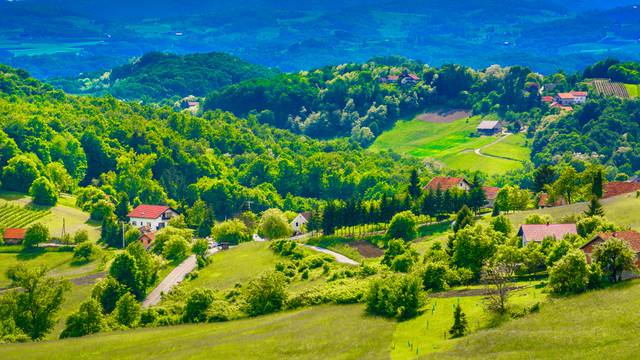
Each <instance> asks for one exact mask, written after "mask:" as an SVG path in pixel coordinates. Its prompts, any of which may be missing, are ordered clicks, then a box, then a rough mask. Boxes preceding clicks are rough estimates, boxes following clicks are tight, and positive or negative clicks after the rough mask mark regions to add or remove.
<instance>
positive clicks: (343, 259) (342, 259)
mask: <svg viewBox="0 0 640 360" xmlns="http://www.w3.org/2000/svg"><path fill="white" fill-rule="evenodd" d="M303 246H305V247H307V248H309V249H311V250H315V251H318V252H321V253H323V254H327V255H331V256H333V258H334V259H336V262H338V263H340V264H347V265H360V263H359V262H357V261H355V260H353V259H349V258H348V257H346V256H344V255H342V254H339V253H337V252H335V251H331V250H329V249H325V248H321V247H317V246H313V245H307V244H303Z"/></svg>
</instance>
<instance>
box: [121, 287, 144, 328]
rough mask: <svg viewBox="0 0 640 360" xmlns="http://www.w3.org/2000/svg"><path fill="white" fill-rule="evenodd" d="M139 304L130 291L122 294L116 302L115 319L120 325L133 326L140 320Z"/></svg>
mask: <svg viewBox="0 0 640 360" xmlns="http://www.w3.org/2000/svg"><path fill="white" fill-rule="evenodd" d="M140 312H141V308H140V304H139V303H138V302H137V301H136V299H135V297H134V296H133V295H131V294H130V293H126V294H124V295H123V296H122V297H121V298H120V299H119V300H118V302H117V303H116V308H115V319H116V321H117V322H118V323H119V324H120V325H124V326H127V327H133V326H135V325H136V324H137V323H138V322H139V321H140Z"/></svg>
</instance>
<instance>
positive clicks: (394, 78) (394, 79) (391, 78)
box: [387, 75, 400, 81]
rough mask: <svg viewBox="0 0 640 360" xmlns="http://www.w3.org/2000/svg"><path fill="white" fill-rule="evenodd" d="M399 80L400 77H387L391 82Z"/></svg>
mask: <svg viewBox="0 0 640 360" xmlns="http://www.w3.org/2000/svg"><path fill="white" fill-rule="evenodd" d="M399 78H400V77H399V76H398V75H389V76H387V80H389V81H396V80H398V79H399Z"/></svg>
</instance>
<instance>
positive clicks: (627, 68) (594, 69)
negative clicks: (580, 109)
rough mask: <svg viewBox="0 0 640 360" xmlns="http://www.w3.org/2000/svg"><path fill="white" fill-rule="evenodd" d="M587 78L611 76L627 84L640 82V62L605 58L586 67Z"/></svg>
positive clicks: (585, 75)
mask: <svg viewBox="0 0 640 360" xmlns="http://www.w3.org/2000/svg"><path fill="white" fill-rule="evenodd" d="M583 75H584V77H585V78H610V79H611V80H612V81H616V82H622V83H627V84H640V63H637V62H633V61H628V62H620V60H617V59H612V58H609V59H605V60H602V61H599V62H597V63H595V64H593V65H591V66H588V67H587V68H585V70H584V72H583Z"/></svg>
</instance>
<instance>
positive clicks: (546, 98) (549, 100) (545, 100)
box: [542, 96, 553, 104]
mask: <svg viewBox="0 0 640 360" xmlns="http://www.w3.org/2000/svg"><path fill="white" fill-rule="evenodd" d="M542 102H543V103H546V104H551V103H553V96H543V97H542Z"/></svg>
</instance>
